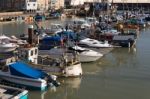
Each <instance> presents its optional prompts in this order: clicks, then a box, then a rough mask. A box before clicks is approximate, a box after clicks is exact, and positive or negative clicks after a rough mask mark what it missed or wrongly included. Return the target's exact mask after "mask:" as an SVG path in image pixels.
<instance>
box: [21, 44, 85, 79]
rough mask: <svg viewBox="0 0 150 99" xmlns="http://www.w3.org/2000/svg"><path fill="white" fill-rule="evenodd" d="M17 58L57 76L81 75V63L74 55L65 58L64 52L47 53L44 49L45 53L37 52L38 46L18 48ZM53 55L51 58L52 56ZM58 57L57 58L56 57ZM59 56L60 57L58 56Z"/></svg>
mask: <svg viewBox="0 0 150 99" xmlns="http://www.w3.org/2000/svg"><path fill="white" fill-rule="evenodd" d="M18 52H19V58H20V59H21V60H24V61H26V62H28V63H29V64H31V65H32V67H34V68H37V69H41V70H43V71H44V72H46V73H48V74H56V75H58V76H65V77H70V76H71V77H76V76H80V75H82V67H81V63H80V62H79V61H78V60H76V56H74V57H72V58H67V55H66V53H63V54H62V55H61V56H60V54H57V53H55V52H54V53H55V55H54V54H53V55H54V56H55V57H56V56H57V59H56V58H55V57H53V55H52V54H51V55H49V54H48V52H46V51H45V54H44V53H42V54H39V50H38V47H30V48H20V49H19V51H18ZM52 57H53V58H52ZM58 57H59V58H58ZM60 57H61V58H60Z"/></svg>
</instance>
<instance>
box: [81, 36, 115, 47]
mask: <svg viewBox="0 0 150 99" xmlns="http://www.w3.org/2000/svg"><path fill="white" fill-rule="evenodd" d="M79 45H81V46H86V47H94V48H110V47H113V45H111V44H109V43H108V42H106V41H105V42H101V41H98V40H95V39H90V38H84V39H82V40H80V41H79Z"/></svg>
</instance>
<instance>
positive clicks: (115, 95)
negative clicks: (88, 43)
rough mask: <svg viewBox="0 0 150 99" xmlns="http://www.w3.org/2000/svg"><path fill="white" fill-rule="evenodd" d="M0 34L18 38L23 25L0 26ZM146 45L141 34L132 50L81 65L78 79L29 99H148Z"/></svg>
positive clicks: (149, 52)
mask: <svg viewBox="0 0 150 99" xmlns="http://www.w3.org/2000/svg"><path fill="white" fill-rule="evenodd" d="M49 23H50V22H47V23H46V24H47V26H48V24H49ZM0 32H3V33H4V34H6V35H16V34H17V35H18V34H22V33H24V32H27V25H26V24H24V23H20V24H16V23H15V24H14V23H13V24H0ZM149 43H150V29H149V28H147V29H145V30H141V34H140V36H139V38H138V40H137V44H136V47H135V48H131V49H128V48H115V49H113V50H112V51H111V52H110V53H108V54H106V55H105V56H104V57H102V58H101V59H100V60H98V61H96V62H93V63H85V64H82V67H83V73H84V74H83V76H82V77H81V78H67V79H66V78H65V79H64V78H60V79H59V81H60V82H61V86H60V87H58V88H56V89H55V88H51V89H48V90H47V91H45V92H40V91H30V92H29V99H150V95H149V92H150V45H149Z"/></svg>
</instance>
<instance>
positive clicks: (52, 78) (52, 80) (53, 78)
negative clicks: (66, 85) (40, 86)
mask: <svg viewBox="0 0 150 99" xmlns="http://www.w3.org/2000/svg"><path fill="white" fill-rule="evenodd" d="M56 78H57V76H55V75H49V76H48V80H47V82H48V83H49V84H50V85H51V84H52V85H54V86H55V87H58V86H60V82H57V81H56Z"/></svg>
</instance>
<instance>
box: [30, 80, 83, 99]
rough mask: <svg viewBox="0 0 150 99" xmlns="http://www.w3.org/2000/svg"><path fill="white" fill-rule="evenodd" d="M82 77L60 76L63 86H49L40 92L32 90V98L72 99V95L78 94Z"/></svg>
mask: <svg viewBox="0 0 150 99" xmlns="http://www.w3.org/2000/svg"><path fill="white" fill-rule="evenodd" d="M81 79H82V78H80V77H78V78H60V79H59V81H60V82H61V86H60V87H57V88H49V89H48V90H47V91H44V92H39V91H32V94H30V98H31V99H70V98H69V97H70V95H75V94H77V92H78V90H79V88H80V84H81Z"/></svg>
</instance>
